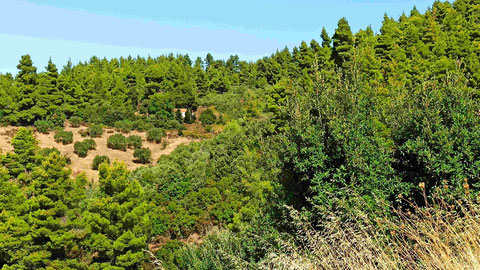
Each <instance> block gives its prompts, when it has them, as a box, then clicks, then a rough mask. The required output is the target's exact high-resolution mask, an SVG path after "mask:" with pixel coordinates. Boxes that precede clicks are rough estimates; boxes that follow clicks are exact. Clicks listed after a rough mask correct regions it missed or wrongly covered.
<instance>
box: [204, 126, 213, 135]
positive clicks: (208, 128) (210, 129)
mask: <svg viewBox="0 0 480 270" xmlns="http://www.w3.org/2000/svg"><path fill="white" fill-rule="evenodd" d="M205 131H206V132H208V133H211V132H212V126H210V125H208V126H205Z"/></svg>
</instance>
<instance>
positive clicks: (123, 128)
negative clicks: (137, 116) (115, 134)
mask: <svg viewBox="0 0 480 270" xmlns="http://www.w3.org/2000/svg"><path fill="white" fill-rule="evenodd" d="M114 126H115V128H116V129H117V130H118V131H120V132H123V133H127V132H130V131H131V130H132V129H133V126H134V125H133V122H132V121H130V120H128V119H126V120H120V121H117V122H115V125H114Z"/></svg>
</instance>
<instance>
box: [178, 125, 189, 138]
mask: <svg viewBox="0 0 480 270" xmlns="http://www.w3.org/2000/svg"><path fill="white" fill-rule="evenodd" d="M184 130H187V128H186V127H185V126H184V125H181V126H180V127H179V128H178V136H183V131H184Z"/></svg>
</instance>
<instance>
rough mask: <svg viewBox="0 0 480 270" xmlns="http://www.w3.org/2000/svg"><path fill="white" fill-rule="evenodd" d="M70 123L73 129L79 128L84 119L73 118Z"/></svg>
mask: <svg viewBox="0 0 480 270" xmlns="http://www.w3.org/2000/svg"><path fill="white" fill-rule="evenodd" d="M68 122H69V123H70V126H71V127H79V126H80V125H81V124H82V118H81V117H80V116H72V117H70V119H69V120H68Z"/></svg>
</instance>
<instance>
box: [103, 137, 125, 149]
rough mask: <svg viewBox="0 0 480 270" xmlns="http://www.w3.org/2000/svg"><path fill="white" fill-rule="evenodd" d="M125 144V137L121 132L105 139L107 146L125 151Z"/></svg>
mask: <svg viewBox="0 0 480 270" xmlns="http://www.w3.org/2000/svg"><path fill="white" fill-rule="evenodd" d="M127 146H128V144H127V138H125V136H123V135H122V134H115V135H112V136H110V137H108V140H107V147H108V148H111V149H118V150H122V151H126V150H127Z"/></svg>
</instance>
